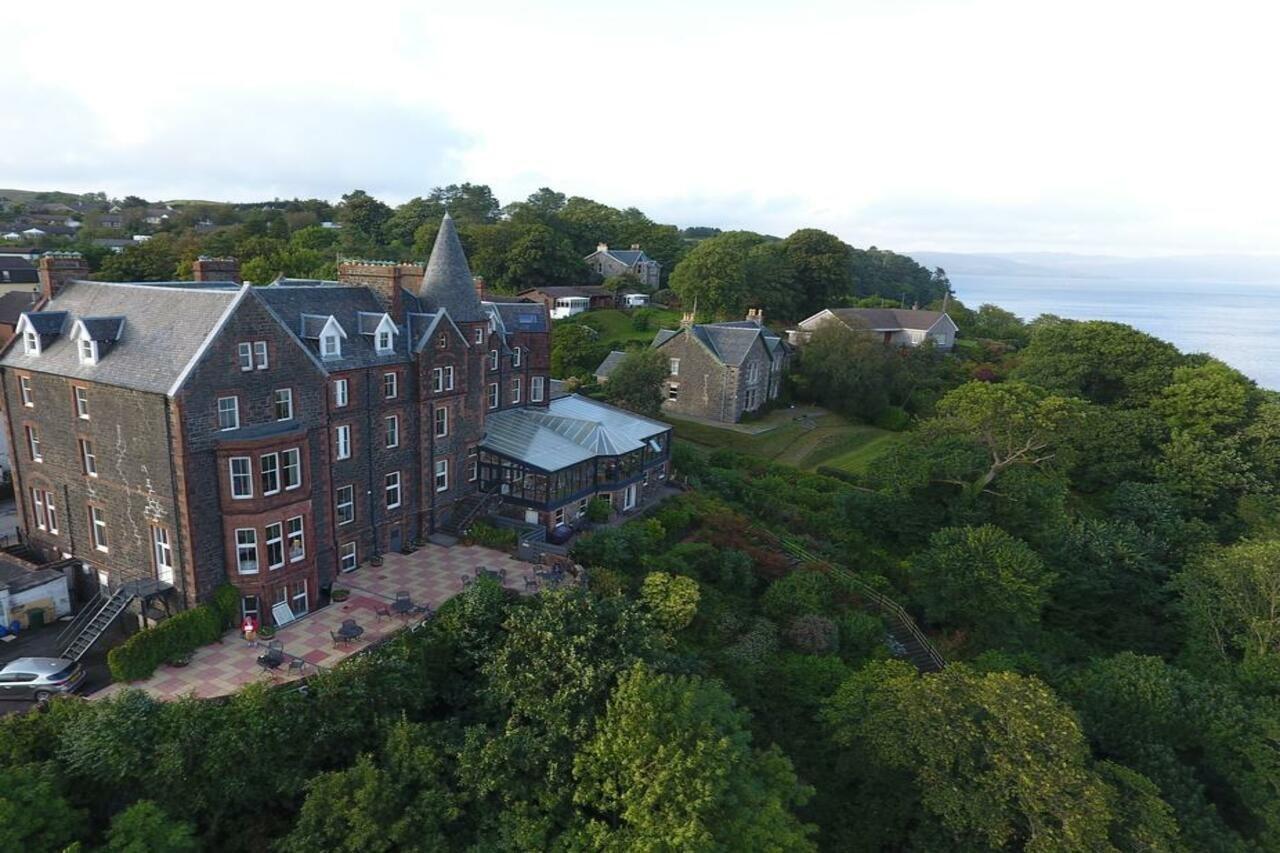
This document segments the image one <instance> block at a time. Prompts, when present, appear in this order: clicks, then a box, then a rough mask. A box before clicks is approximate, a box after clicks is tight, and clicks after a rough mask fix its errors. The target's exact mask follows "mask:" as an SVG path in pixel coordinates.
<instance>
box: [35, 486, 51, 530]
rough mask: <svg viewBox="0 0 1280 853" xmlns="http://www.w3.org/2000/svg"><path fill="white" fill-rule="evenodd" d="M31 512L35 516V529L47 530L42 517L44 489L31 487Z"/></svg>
mask: <svg viewBox="0 0 1280 853" xmlns="http://www.w3.org/2000/svg"><path fill="white" fill-rule="evenodd" d="M31 514H32V515H33V516H34V517H35V521H36V530H47V529H48V525H47V524H46V522H45V517H44V489H37V488H35V487H34V486H33V487H32V488H31Z"/></svg>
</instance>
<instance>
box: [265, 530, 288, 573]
mask: <svg viewBox="0 0 1280 853" xmlns="http://www.w3.org/2000/svg"><path fill="white" fill-rule="evenodd" d="M262 533H263V545H265V546H266V547H265V550H266V557H267V571H269V572H271V571H275V570H276V569H283V568H284V563H285V560H286V559H287V557H286V552H285V547H284V524H283V523H281V522H279V521H273V522H272V523H270V524H268V525H267V526H266V527H265V528H263V531H262ZM273 545H274V546H275V547H276V549H277V550H278V551H279V554H280V559H279V560H275V559H272V555H271V547H272V546H273Z"/></svg>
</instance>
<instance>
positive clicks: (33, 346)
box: [22, 329, 40, 355]
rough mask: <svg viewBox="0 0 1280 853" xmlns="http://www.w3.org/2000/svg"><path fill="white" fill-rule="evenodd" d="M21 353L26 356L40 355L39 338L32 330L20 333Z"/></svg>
mask: <svg viewBox="0 0 1280 853" xmlns="http://www.w3.org/2000/svg"><path fill="white" fill-rule="evenodd" d="M22 351H23V352H24V353H26V354H27V355H39V354H40V336H39V335H37V334H36V333H35V331H34V330H33V329H27V330H26V331H25V332H23V333H22Z"/></svg>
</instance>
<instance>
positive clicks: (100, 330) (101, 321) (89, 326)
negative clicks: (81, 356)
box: [71, 317, 124, 342]
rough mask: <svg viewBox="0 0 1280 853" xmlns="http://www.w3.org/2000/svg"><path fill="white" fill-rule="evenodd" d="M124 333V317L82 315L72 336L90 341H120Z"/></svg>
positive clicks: (72, 331) (73, 329)
mask: <svg viewBox="0 0 1280 853" xmlns="http://www.w3.org/2000/svg"><path fill="white" fill-rule="evenodd" d="M123 334H124V317H80V318H77V319H76V324H75V326H74V327H73V328H72V330H71V337H73V338H77V339H81V340H89V341H100V342H101V341H118V340H120V338H121V336H122V335H123Z"/></svg>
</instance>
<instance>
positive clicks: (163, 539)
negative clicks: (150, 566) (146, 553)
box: [151, 524, 173, 573]
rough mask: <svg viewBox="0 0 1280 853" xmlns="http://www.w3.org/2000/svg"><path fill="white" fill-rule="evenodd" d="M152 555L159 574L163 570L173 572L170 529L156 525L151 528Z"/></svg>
mask: <svg viewBox="0 0 1280 853" xmlns="http://www.w3.org/2000/svg"><path fill="white" fill-rule="evenodd" d="M151 554H152V557H153V559H154V560H155V564H156V572H157V573H159V572H160V570H162V569H168V570H169V571H170V572H172V571H173V545H172V544H171V543H170V542H169V528H167V527H160V526H158V525H154V524H153V525H152V526H151Z"/></svg>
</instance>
